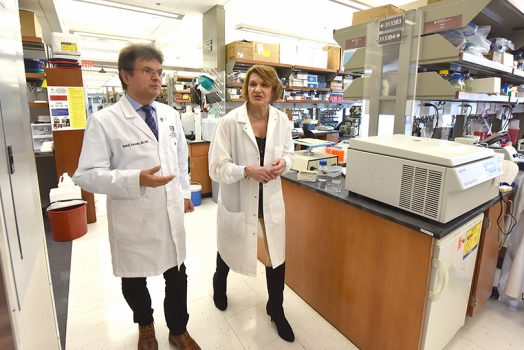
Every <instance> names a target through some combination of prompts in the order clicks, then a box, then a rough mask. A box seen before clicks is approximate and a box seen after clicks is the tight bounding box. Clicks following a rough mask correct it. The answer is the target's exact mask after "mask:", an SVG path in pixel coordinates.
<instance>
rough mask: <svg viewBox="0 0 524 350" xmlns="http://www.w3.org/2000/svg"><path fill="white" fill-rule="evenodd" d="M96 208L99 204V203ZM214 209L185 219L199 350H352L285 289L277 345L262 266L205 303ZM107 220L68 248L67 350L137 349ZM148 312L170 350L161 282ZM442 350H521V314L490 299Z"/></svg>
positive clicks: (205, 207)
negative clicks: (217, 301)
mask: <svg viewBox="0 0 524 350" xmlns="http://www.w3.org/2000/svg"><path fill="white" fill-rule="evenodd" d="M98 205H102V204H101V203H98ZM215 215H216V204H215V203H213V202H212V201H211V200H210V199H205V200H204V201H203V203H202V205H201V206H199V207H197V208H196V210H195V212H194V213H192V214H189V215H187V216H186V230H187V237H188V239H187V260H186V266H187V273H188V280H189V289H188V308H189V314H190V319H189V325H188V329H189V332H190V333H191V335H192V336H193V337H194V338H195V339H196V340H197V341H198V343H199V344H200V346H201V347H202V349H227V350H234V349H267V350H269V349H271V350H273V349H315V350H316V349H330V350H332V349H356V347H355V346H354V345H353V344H351V342H350V341H349V340H347V339H346V338H345V337H344V336H343V335H342V334H340V333H339V332H338V331H337V330H336V329H334V328H333V327H332V326H331V325H330V324H329V323H328V322H327V321H325V320H324V319H323V318H322V317H321V316H320V315H318V314H317V313H316V312H315V311H314V310H313V309H312V308H311V307H309V306H308V305H307V304H306V303H305V302H304V301H302V299H300V298H299V297H298V296H297V295H296V294H295V293H294V292H293V291H291V290H290V289H289V288H287V287H286V290H285V296H284V299H285V304H284V305H285V310H286V315H287V318H288V320H289V322H290V324H291V325H292V327H293V329H294V331H295V335H296V341H295V342H294V343H292V344H289V343H286V342H285V341H283V340H281V339H280V338H279V337H278V335H277V333H276V328H275V326H274V324H272V323H271V322H270V320H269V317H268V316H267V315H266V312H265V303H266V300H267V291H266V283H265V276H264V267H263V266H262V265H261V264H259V269H258V272H259V273H258V277H257V278H251V277H246V276H242V275H239V274H235V273H231V274H230V277H229V279H228V298H229V307H228V309H227V310H226V311H225V312H221V311H218V310H217V309H216V308H215V307H214V304H213V300H212V297H211V296H212V285H211V278H212V275H213V271H214V263H215V254H216V244H215V225H216V224H215V217H216V216H215ZM106 226H107V220H106V216H105V215H104V214H103V212H101V211H99V213H98V221H97V222H96V223H95V224H91V225H90V226H89V232H88V234H87V235H85V236H84V237H82V238H80V239H78V240H75V241H74V243H73V251H72V261H71V278H70V281H71V282H70V289H69V308H68V324H67V346H66V349H67V350H76V349H93V350H95V349H96V350H98V349H111V350H123V349H127V350H130V349H136V344H137V337H138V335H137V326H136V325H135V324H134V323H133V322H132V315H131V311H130V310H129V308H128V306H127V304H126V303H125V301H124V299H123V297H122V296H121V292H120V279H118V278H116V277H114V276H113V275H112V270H111V259H110V252H109V243H108V239H107V228H106ZM148 286H149V290H150V292H151V297H152V299H153V307H154V309H155V319H156V321H155V325H156V332H157V339H158V341H159V349H170V346H169V344H168V341H167V335H168V331H167V328H166V326H165V320H164V317H163V311H162V310H163V309H162V303H163V292H164V281H163V279H162V277H154V278H149V279H148ZM448 349H454V350H463V349H476V350H490V349H497V350H499V349H524V311H523V310H518V311H510V310H509V309H508V308H507V307H506V306H505V305H504V304H502V303H499V302H496V301H490V302H489V303H488V305H487V306H486V307H484V309H483V310H482V311H481V312H480V313H479V315H478V316H477V317H475V318H474V319H468V321H467V323H466V325H465V326H464V327H463V329H462V330H461V331H460V332H459V333H458V334H457V335H456V336H455V338H454V339H453V340H452V341H451V342H450V344H449V345H448Z"/></svg>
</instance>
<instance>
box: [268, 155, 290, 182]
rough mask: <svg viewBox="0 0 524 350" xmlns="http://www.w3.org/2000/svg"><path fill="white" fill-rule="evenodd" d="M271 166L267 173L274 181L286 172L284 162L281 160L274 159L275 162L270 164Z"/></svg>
mask: <svg viewBox="0 0 524 350" xmlns="http://www.w3.org/2000/svg"><path fill="white" fill-rule="evenodd" d="M271 165H272V167H271V168H270V170H269V171H270V172H271V174H272V175H273V178H274V179H276V178H277V177H278V176H280V175H282V173H283V172H284V170H286V161H285V160H284V159H282V158H278V159H275V161H274V162H273V163H271Z"/></svg>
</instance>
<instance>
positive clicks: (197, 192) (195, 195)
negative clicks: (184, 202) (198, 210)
mask: <svg viewBox="0 0 524 350" xmlns="http://www.w3.org/2000/svg"><path fill="white" fill-rule="evenodd" d="M190 189H191V202H193V205H194V206H195V207H197V206H199V205H200V204H201V203H202V186H201V185H200V184H199V183H198V182H192V183H191V186H190Z"/></svg>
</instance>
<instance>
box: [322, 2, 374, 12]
mask: <svg viewBox="0 0 524 350" xmlns="http://www.w3.org/2000/svg"><path fill="white" fill-rule="evenodd" d="M329 1H331V2H334V3H337V4H339V5H343V6H347V7H350V8H352V9H354V10H367V9H370V8H371V6H369V5H368V4H364V3H363V2H360V1H357V0H329Z"/></svg>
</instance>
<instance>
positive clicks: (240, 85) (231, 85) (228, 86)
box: [226, 83, 244, 88]
mask: <svg viewBox="0 0 524 350" xmlns="http://www.w3.org/2000/svg"><path fill="white" fill-rule="evenodd" d="M243 85H244V84H242V83H227V85H226V88H241V87H242V86H243Z"/></svg>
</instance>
